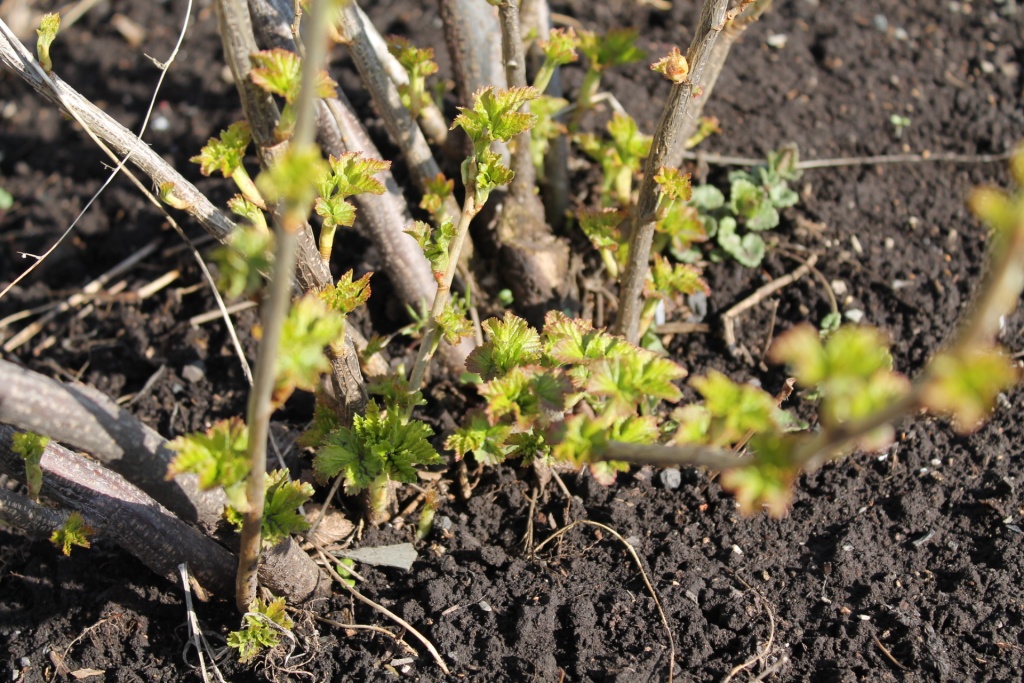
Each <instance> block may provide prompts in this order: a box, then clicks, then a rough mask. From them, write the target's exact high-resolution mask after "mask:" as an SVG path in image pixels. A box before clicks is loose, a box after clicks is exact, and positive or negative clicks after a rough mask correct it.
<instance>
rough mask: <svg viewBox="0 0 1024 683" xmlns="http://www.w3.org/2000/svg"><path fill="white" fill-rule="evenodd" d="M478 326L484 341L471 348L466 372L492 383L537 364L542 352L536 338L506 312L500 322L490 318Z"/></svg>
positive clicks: (521, 321) (530, 328)
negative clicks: (525, 366)
mask: <svg viewBox="0 0 1024 683" xmlns="http://www.w3.org/2000/svg"><path fill="white" fill-rule="evenodd" d="M481 327H482V328H483V330H484V333H485V334H486V335H487V339H488V340H487V341H486V342H485V343H484V344H482V345H481V346H478V347H476V348H475V349H473V351H472V353H470V354H469V357H468V358H467V359H466V369H467V370H469V371H470V372H475V373H478V374H479V375H480V376H481V377H482V378H483V379H485V380H492V379H494V378H495V377H498V376H500V375H504V374H506V373H507V372H509V371H510V370H512V368H515V367H520V366H524V365H533V364H535V363H538V362H539V361H540V358H541V353H542V351H543V347H542V346H541V342H540V335H539V334H538V333H537V330H535V329H533V328H532V327H530V326H529V325H528V324H527V322H526V321H525V320H523V319H522V318H519V317H517V316H515V315H513V314H512V313H511V312H506V313H505V318H504V319H503V320H498V319H497V318H491V319H489V320H485V321H484V322H483V324H481Z"/></svg>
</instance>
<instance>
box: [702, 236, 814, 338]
mask: <svg viewBox="0 0 1024 683" xmlns="http://www.w3.org/2000/svg"><path fill="white" fill-rule="evenodd" d="M817 262H818V255H817V254H812V255H811V257H810V258H809V259H807V261H805V262H804V263H802V264H801V265H800V266H799V267H798V268H797V269H796V270H794V271H793V272H792V273H787V274H786V275H783V276H782V277H778V278H775V279H774V280H772V281H771V282H769V283H767V284H764V285H761V286H760V287H758V288H757V289H756V290H754V292H753V294H751V295H750V296H748V297H747V298H745V299H743V300H742V301H740V302H739V303H737V304H736V305H734V306H732V307H731V308H730V309H729V310H728V311H726V312H725V313H723V314H722V327H723V328H724V329H723V335H724V337H725V343H726V345H727V346H728V347H729V349H730V350H732V349H734V348H735V347H736V317H737V316H739V315H740V314H741V313H743V312H744V311H747V310H749V309H751V308H753V307H754V306H756V305H757V304H759V303H761V302H762V301H764V300H765V299H766V298H768V297H769V296H771V295H772V294H774V293H775V292H777V291H779V290H780V289H782V288H783V287H787V286H789V285H790V284H792V283H794V282H796V281H797V280H799V279H800V278H802V277H803V276H804V275H806V274H807V273H808V272H810V270H811V268H813V267H814V264H815V263H817Z"/></svg>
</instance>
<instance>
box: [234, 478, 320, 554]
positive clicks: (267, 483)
mask: <svg viewBox="0 0 1024 683" xmlns="http://www.w3.org/2000/svg"><path fill="white" fill-rule="evenodd" d="M264 490H265V494H264V495H265V497H264V501H263V521H262V523H261V525H260V543H261V544H262V545H263V548H265V549H266V548H273V547H274V546H275V545H277V544H278V543H280V542H281V541H283V540H284V539H286V538H288V537H289V536H291V535H292V534H298V533H301V532H303V531H305V530H306V529H308V528H309V522H307V521H306V518H305V517H303V516H302V515H301V514H299V511H298V508H299V506H301V505H304V504H305V503H306V501H308V500H309V499H310V498H312V497H313V493H314V491H313V486H312V485H311V484H308V483H306V482H299V481H292V480H291V477H289V476H288V470H274V471H273V472H268V473H267V476H266V479H264ZM225 517H226V518H227V520H228V522H230V523H231V524H232V525H234V526H235V527H236V528H237V529H239V530H241V528H242V515H241V513H240V512H239V511H238V510H236V509H234V508H230V507H229V508H228V509H227V510H225Z"/></svg>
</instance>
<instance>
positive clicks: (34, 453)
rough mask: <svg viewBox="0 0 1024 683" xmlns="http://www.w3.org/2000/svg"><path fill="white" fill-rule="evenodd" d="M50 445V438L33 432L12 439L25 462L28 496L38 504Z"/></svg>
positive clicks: (14, 446)
mask: <svg viewBox="0 0 1024 683" xmlns="http://www.w3.org/2000/svg"><path fill="white" fill-rule="evenodd" d="M49 443H50V437H48V436H40V435H39V434H33V433H32V432H18V433H16V434H15V435H14V436H13V437H12V438H11V446H12V449H13V450H14V452H15V453H17V454H18V455H20V456H21V459H22V460H24V461H25V483H26V484H27V485H28V496H29V498H31V499H32V500H34V501H36V502H38V501H39V489H41V488H42V486H43V468H42V467H40V465H39V463H40V461H41V460H42V458H43V452H44V451H45V450H46V446H47V445H48V444H49ZM64 554H65V555H66V554H67V553H64Z"/></svg>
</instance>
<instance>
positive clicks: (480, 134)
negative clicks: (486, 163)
mask: <svg viewBox="0 0 1024 683" xmlns="http://www.w3.org/2000/svg"><path fill="white" fill-rule="evenodd" d="M539 95H540V93H539V92H538V91H537V89H536V88H531V87H525V88H508V89H505V90H496V89H495V88H493V87H490V86H488V87H486V88H481V89H480V90H478V91H477V92H476V93H474V94H473V107H472V108H468V107H459V115H458V116H456V117H455V121H454V122H453V123H452V129H453V130H454V129H455V128H456V127H458V128H462V129H463V130H464V131H466V134H467V135H469V139H470V140H472V141H473V150H474V156H480V155H481V153H482V152H483V151H484V150H487V149H488V148H489V147H490V144H491V143H492V142H495V141H499V140H500V141H501V142H508V141H509V140H511V139H512V138H514V137H516V136H517V135H519V134H520V133H524V132H526V131H527V130H529V129H530V127H531V126H533V124H534V122H535V121H536V117H535V116H534V115H533V114H527V113H525V112H520V111H519V108H520V107H522V106H523V105H524V104H526V103H527V102H529V101H530V100H534V99H537V97H538V96H539Z"/></svg>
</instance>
